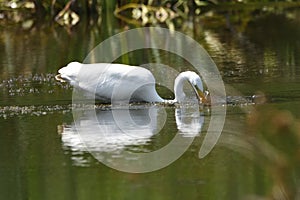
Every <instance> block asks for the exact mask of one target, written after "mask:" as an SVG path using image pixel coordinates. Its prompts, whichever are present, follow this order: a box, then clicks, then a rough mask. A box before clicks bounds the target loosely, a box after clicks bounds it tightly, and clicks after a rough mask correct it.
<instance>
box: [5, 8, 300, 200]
mask: <svg viewBox="0 0 300 200" xmlns="http://www.w3.org/2000/svg"><path fill="white" fill-rule="evenodd" d="M299 14H300V11H299V10H297V9H295V10H288V11H286V12H259V13H256V14H255V15H254V14H253V13H247V12H245V13H243V12H233V11H224V12H221V13H207V14H206V15H204V16H195V17H194V19H193V20H191V21H188V22H186V23H187V24H189V26H187V24H183V25H182V26H180V27H178V31H181V32H183V33H186V34H188V35H190V36H191V37H193V38H194V39H195V40H197V41H198V42H199V43H200V44H201V45H203V47H204V48H205V49H206V50H207V51H208V52H209V54H210V55H211V56H212V58H213V59H214V61H215V62H216V64H217V66H218V68H219V70H220V72H221V75H222V77H223V80H224V83H225V85H226V91H227V95H228V96H229V97H228V99H229V103H230V104H229V105H228V107H227V115H226V123H225V127H224V130H223V132H222V135H221V138H220V139H219V142H218V143H217V145H216V146H215V147H214V149H213V150H212V151H211V152H210V154H209V155H208V156H206V157H205V158H203V159H199V157H198V152H199V149H200V147H201V144H202V143H203V139H204V137H205V135H206V130H207V127H208V124H209V121H210V114H209V111H207V110H203V113H198V114H200V115H198V117H197V116H196V118H193V119H191V118H192V116H194V115H192V114H190V115H187V116H188V117H190V118H189V119H188V120H187V122H185V123H180V120H179V121H178V118H177V117H178V115H176V113H177V114H178V112H179V111H178V108H176V107H174V106H171V107H159V106H158V107H157V106H155V107H154V108H153V109H154V111H155V113H156V117H157V118H156V119H158V120H157V121H156V123H159V122H160V121H161V118H160V117H161V116H163V115H164V116H166V119H165V120H166V121H165V124H164V126H163V128H162V129H161V130H160V131H159V132H158V133H155V134H153V133H154V132H155V131H153V130H154V129H156V126H153V127H149V126H148V127H147V126H146V128H147V130H146V129H145V130H143V131H142V133H143V134H144V135H142V136H141V137H140V138H138V139H135V140H128V139H126V138H120V137H118V135H116V134H114V135H111V137H114V139H111V138H108V139H110V140H109V141H106V140H100V139H99V141H100V142H101V144H100V146H99V144H97V143H96V144H95V143H93V141H91V142H92V143H90V147H93V148H95V149H94V151H95V152H99V151H100V152H106V153H107V152H108V153H110V154H111V153H112V152H113V155H118V154H119V152H120V151H128V152H150V151H153V150H157V149H160V148H161V147H163V146H164V145H166V144H168V143H169V142H170V141H171V140H172V138H173V137H174V136H175V135H176V133H177V132H179V133H180V134H181V136H182V137H183V138H184V137H191V135H188V134H189V133H191V131H190V130H189V129H193V131H194V132H195V134H194V135H193V137H195V139H194V141H193V143H192V145H191V146H190V147H189V148H188V150H187V151H186V152H185V153H184V154H183V156H181V157H180V158H179V159H178V160H176V161H175V162H174V163H172V164H171V165H169V166H167V167H165V168H163V169H161V170H158V171H155V172H151V173H146V174H131V173H123V172H119V171H116V170H114V169H111V168H109V167H107V166H105V165H104V164H102V163H100V162H99V161H98V160H97V159H96V158H95V156H93V155H92V154H91V153H90V152H88V151H87V150H86V149H85V148H84V146H82V144H80V141H78V138H76V131H75V129H74V119H73V116H72V110H71V109H72V87H70V86H69V85H67V84H63V83H59V82H56V81H55V79H54V76H55V75H56V72H57V70H58V69H59V68H60V67H62V66H64V65H66V64H67V63H68V62H70V61H74V60H77V61H82V60H83V59H84V58H85V56H86V55H87V54H88V53H89V51H90V50H91V49H93V48H94V47H95V46H96V45H97V44H98V43H99V42H101V41H103V40H104V39H106V38H108V37H109V36H111V35H113V34H116V33H119V32H121V31H123V30H125V29H126V27H127V26H126V27H124V26H123V24H122V23H116V22H118V21H116V19H114V20H113V22H112V23H111V24H110V25H107V24H106V23H105V20H103V23H102V24H100V25H99V26H92V27H90V26H87V25H86V24H84V22H81V23H80V24H78V25H77V26H76V27H74V28H72V30H67V29H64V28H62V27H59V26H55V25H52V26H48V25H41V26H39V27H34V28H32V29H30V30H22V29H20V28H19V27H9V28H7V29H5V30H2V31H1V33H0V46H1V48H0V58H1V59H0V70H1V75H0V81H1V82H0V89H1V90H0V91H1V92H0V97H1V98H0V99H1V100H0V127H1V130H2V131H1V134H0V148H1V150H0V158H1V163H0V176H1V181H0V194H1V195H0V196H1V198H3V199H54V198H55V199H97V198H98V199H132V198H138V199H183V198H184V199H243V198H245V197H247V196H249V195H257V196H268V195H270V194H271V192H272V187H273V186H274V184H275V183H274V180H273V179H272V174H270V172H269V171H268V170H266V169H265V166H261V165H260V164H259V163H257V162H256V161H255V159H252V158H251V157H249V156H248V154H247V153H246V154H245V150H247V149H245V148H243V146H242V145H240V143H238V142H237V141H239V140H236V138H243V136H244V135H247V134H248V131H249V129H248V127H247V123H248V120H249V119H248V117H249V116H248V114H249V113H251V112H253V109H259V108H260V107H268V106H270V107H272V108H276V109H280V110H286V111H288V112H289V113H290V114H291V115H292V116H293V117H294V118H299V117H300V116H299V108H300V101H299V98H300V87H299V82H300V67H299V66H300V64H299V63H300V57H299V53H300V39H299V35H300V28H299V27H300V21H299ZM103 18H105V16H103ZM157 60H160V61H161V62H162V63H164V64H167V65H169V66H172V67H174V69H176V70H178V71H183V70H186V69H191V66H189V65H188V64H187V63H186V62H185V61H184V60H183V59H182V58H178V57H176V55H171V54H168V53H165V52H160V53H159V55H155V54H153V52H151V51H147V50H145V51H143V52H133V53H130V54H128V55H126V56H123V57H121V58H119V59H118V62H122V63H132V64H137V65H141V64H145V63H149V62H156V61H157ZM159 92H160V94H161V95H162V96H163V97H165V98H172V97H173V96H172V93H170V91H168V90H164V89H163V88H160V89H159ZM254 94H259V95H262V94H263V95H264V96H265V97H266V100H263V102H264V101H266V104H263V105H260V107H257V106H256V105H253V104H252V103H251V101H252V100H253V99H252V98H251V97H252V95H254ZM245 99H246V100H245ZM249 99H250V102H249V101H248V100H249ZM147 109H148V110H147ZM161 109H163V110H164V112H160V110H161ZM111 112H112V110H111V109H110V108H109V107H108V108H107V109H103V108H99V109H98V110H97V114H99V115H102V117H101V119H103V120H104V121H103V123H102V124H103V126H104V125H105V128H107V127H109V128H110V129H113V128H114V127H115V124H113V121H112V120H111ZM148 112H149V107H142V108H138V109H136V108H135V109H133V110H132V111H131V116H133V118H134V116H135V118H134V119H135V120H136V121H135V122H136V123H137V124H139V125H147V124H148V122H149V115H147V113H148ZM145 113H146V114H145ZM162 113H164V114H162ZM103 115H105V117H103ZM83 117H84V115H83ZM82 119H84V120H85V122H87V119H86V118H81V119H79V120H82ZM77 120H78V119H77ZM193 120H194V121H193ZM186 124H188V125H186ZM92 126H93V124H89V123H87V127H92ZM102 128H103V127H102ZM127 128H130V126H127ZM85 132H86V133H88V131H85ZM192 133H193V132H192ZM74 134H75V135H74ZM100 137H101V135H100ZM121 137H122V135H121ZM241 144H242V143H241ZM99 147H102V149H97V148H99ZM294 178H297V176H296V175H295V177H294ZM298 178H299V177H298Z"/></svg>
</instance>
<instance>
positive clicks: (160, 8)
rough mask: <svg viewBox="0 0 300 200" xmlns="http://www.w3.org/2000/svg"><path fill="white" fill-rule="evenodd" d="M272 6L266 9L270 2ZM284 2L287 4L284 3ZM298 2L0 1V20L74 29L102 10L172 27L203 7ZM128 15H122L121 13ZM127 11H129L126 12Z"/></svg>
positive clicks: (296, 3)
mask: <svg viewBox="0 0 300 200" xmlns="http://www.w3.org/2000/svg"><path fill="white" fill-rule="evenodd" d="M271 2H272V3H273V4H272V5H274V6H271V7H269V6H268V5H269V4H270V3H271ZM285 2H287V3H285ZM299 4H300V3H299V1H290V0H286V1H276V2H275V3H274V2H273V1H267V0H266V1H263V2H262V1H255V0H230V1H222V0H189V1H188V0H164V1H154V0H143V1H142V0H140V1H138V0H127V1H119V0H48V1H41V0H27V1H26V0H4V1H1V2H0V20H1V21H2V23H3V21H4V22H23V21H26V20H28V19H33V18H34V19H53V20H55V21H56V22H58V23H59V24H61V25H65V26H74V25H76V24H77V23H78V21H79V20H80V19H82V18H97V17H98V16H100V15H101V13H102V8H104V9H105V10H107V9H108V10H110V11H111V12H113V10H114V9H115V10H114V11H115V15H116V16H117V17H118V18H120V19H122V20H125V21H126V22H128V23H133V24H139V25H146V24H157V23H166V24H167V25H168V26H169V27H174V22H173V19H174V18H181V19H187V17H188V15H189V14H193V15H195V14H196V15H198V14H200V13H202V10H203V8H204V9H207V8H210V9H211V8H226V9H228V8H230V9H234V8H238V9H240V7H245V5H246V7H247V8H248V9H249V8H251V9H255V8H260V9H270V10H272V9H274V8H276V7H290V6H299ZM126 10H127V11H129V12H125V11H126ZM130 11H131V12H130ZM1 21H0V23H1Z"/></svg>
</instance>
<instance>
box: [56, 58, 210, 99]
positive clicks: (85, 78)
mask: <svg viewBox="0 0 300 200" xmlns="http://www.w3.org/2000/svg"><path fill="white" fill-rule="evenodd" d="M58 73H59V74H58V75H56V76H55V78H56V79H57V80H59V81H61V82H69V83H70V84H71V85H73V86H75V87H78V88H81V89H83V90H86V91H89V92H91V93H95V98H96V99H99V100H102V101H105V102H111V101H112V99H113V100H116V101H127V100H130V102H166V103H181V102H183V100H184V98H185V93H184V91H183V85H184V82H185V81H188V82H189V83H190V84H191V86H192V87H193V89H194V91H195V93H196V96H197V98H198V100H199V101H200V102H204V101H205V95H204V92H203V84H202V80H201V78H200V77H199V76H198V75H197V74H196V73H195V72H192V71H185V72H182V73H180V74H179V75H178V76H177V77H176V79H175V83H174V93H175V99H174V100H165V99H163V98H161V97H160V96H159V95H158V94H157V92H156V89H155V79H154V76H153V75H152V73H151V72H150V71H149V70H147V69H145V68H142V67H137V66H131V65H124V64H111V63H95V64H82V63H79V62H71V63H69V64H68V65H67V66H66V67H63V68H61V69H60V70H58Z"/></svg>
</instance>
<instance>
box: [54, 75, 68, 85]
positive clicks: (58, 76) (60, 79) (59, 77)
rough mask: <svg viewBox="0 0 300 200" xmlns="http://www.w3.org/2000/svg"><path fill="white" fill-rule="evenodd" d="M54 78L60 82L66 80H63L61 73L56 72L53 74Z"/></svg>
mask: <svg viewBox="0 0 300 200" xmlns="http://www.w3.org/2000/svg"><path fill="white" fill-rule="evenodd" d="M55 79H56V80H57V81H60V82H62V83H64V82H66V80H64V79H63V78H62V77H61V74H57V75H56V76H55Z"/></svg>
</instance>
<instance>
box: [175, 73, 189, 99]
mask: <svg viewBox="0 0 300 200" xmlns="http://www.w3.org/2000/svg"><path fill="white" fill-rule="evenodd" d="M186 80H187V77H186V76H185V74H184V73H180V74H179V75H178V76H177V77H176V79H175V83H174V93H175V99H174V101H175V102H181V101H183V99H184V98H185V93H184V92H183V84H184V81H186Z"/></svg>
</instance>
